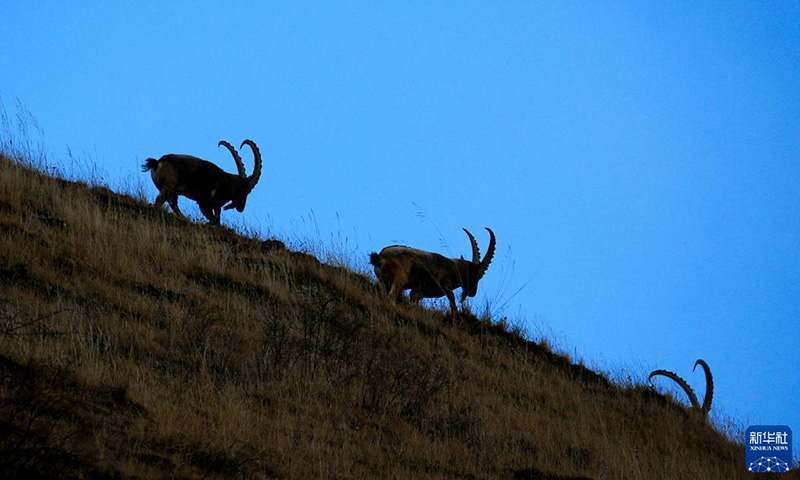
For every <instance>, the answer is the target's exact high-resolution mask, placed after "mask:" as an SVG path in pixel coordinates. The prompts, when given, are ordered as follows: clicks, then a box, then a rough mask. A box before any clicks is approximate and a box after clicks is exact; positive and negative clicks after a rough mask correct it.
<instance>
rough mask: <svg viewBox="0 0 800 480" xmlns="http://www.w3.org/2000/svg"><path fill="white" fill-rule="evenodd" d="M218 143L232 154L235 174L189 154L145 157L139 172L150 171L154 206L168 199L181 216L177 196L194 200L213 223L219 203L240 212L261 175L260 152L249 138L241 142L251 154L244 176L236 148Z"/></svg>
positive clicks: (218, 215)
mask: <svg viewBox="0 0 800 480" xmlns="http://www.w3.org/2000/svg"><path fill="white" fill-rule="evenodd" d="M220 145H222V146H224V147H225V148H227V149H228V150H229V151H230V152H231V155H233V160H234V161H235V162H236V167H237V169H238V171H239V173H238V175H234V174H231V173H227V172H225V171H223V170H222V169H221V168H219V167H218V166H216V165H214V164H213V163H211V162H209V161H206V160H202V159H200V158H197V157H193V156H191V155H177V154H169V155H164V156H163V157H161V158H159V159H158V160H156V159H154V158H148V159H147V160H146V161H145V163H144V165H142V171H143V172H147V171H150V176H151V178H152V179H153V183H154V184H155V185H156V188H158V197H156V200H155V202H153V203H154V205H157V206H161V205H163V204H164V202H168V203H169V205H170V207H172V211H173V212H175V215H177V216H179V217H183V214H182V213H181V210H180V208H178V195H183V196H184V197H186V198H190V199H192V200H194V201H196V202H197V205H198V206H199V207H200V211H201V212H202V213H203V215H204V216H205V217H206V218H207V219H208V221H209V222H211V223H212V224H215V225H219V223H220V214H221V212H222V209H223V205H225V204H226V203H228V202H230V203H229V204H228V205H226V206H225V207H224V209H225V210H230V209H231V208H235V209H236V210H237V211H239V212H240V213H241V212H243V211H244V207H245V204H246V203H247V196H248V195H249V194H250V192H251V191H253V188H254V187H255V186H256V184H257V183H258V179H259V178H261V152H259V150H258V146H256V144H255V142H253V141H252V140H245V141H244V142H242V145H241V146H242V147H243V146H245V145H249V146H250V148H251V149H252V150H253V155H254V156H255V167H254V168H253V174H252V175H251V176H249V177H248V176H247V175H246V172H245V169H244V164H242V158H241V157H240V156H239V153H238V152H237V151H236V149H235V148H233V146H232V145H231V144H230V143H228V142H226V141H225V140H220V142H219V143H218V144H217V146H220ZM240 148H241V147H240Z"/></svg>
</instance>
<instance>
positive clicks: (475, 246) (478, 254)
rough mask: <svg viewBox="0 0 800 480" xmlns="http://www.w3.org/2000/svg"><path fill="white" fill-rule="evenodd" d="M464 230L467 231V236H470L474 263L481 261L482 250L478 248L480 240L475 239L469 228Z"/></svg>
mask: <svg viewBox="0 0 800 480" xmlns="http://www.w3.org/2000/svg"><path fill="white" fill-rule="evenodd" d="M464 231H465V232H467V236H468V237H469V243H470V244H471V245H472V263H478V262H480V261H481V251H480V249H479V248H478V242H476V241H475V237H473V236H472V234H471V233H469V230H467V229H466V228H465V229H464ZM462 258H463V257H462Z"/></svg>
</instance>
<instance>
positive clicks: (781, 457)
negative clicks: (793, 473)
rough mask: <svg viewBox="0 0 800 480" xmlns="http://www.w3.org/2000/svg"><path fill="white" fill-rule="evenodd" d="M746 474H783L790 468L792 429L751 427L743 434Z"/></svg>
mask: <svg viewBox="0 0 800 480" xmlns="http://www.w3.org/2000/svg"><path fill="white" fill-rule="evenodd" d="M744 448H745V455H744V461H745V468H747V471H748V472H754V473H755V472H757V473H783V472H788V471H789V469H790V468H791V467H792V429H791V428H789V427H787V426H786V425H753V426H750V427H749V428H748V429H747V432H745V441H744Z"/></svg>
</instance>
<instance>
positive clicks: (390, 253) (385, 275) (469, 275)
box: [369, 228, 495, 312]
mask: <svg viewBox="0 0 800 480" xmlns="http://www.w3.org/2000/svg"><path fill="white" fill-rule="evenodd" d="M486 230H488V231H489V248H488V250H487V252H486V256H485V257H483V260H481V258H480V250H479V249H478V242H476V241H475V237H473V236H472V234H471V233H469V231H468V230H467V229H466V228H465V229H464V231H465V232H466V233H467V236H469V240H470V243H471V244H472V260H471V261H470V260H465V259H464V258H463V257H462V258H447V257H444V256H442V255H439V254H438V253H434V252H426V251H425V250H418V249H416V248H411V247H405V246H402V245H392V246H389V247H386V248H384V249H383V250H381V251H380V253H373V254H371V255H370V258H369V261H370V263H371V264H372V265H373V267H375V276H377V277H378V281H379V282H380V283H381V285H383V286H384V288H385V289H386V290H387V291H388V292H389V296H390V297H391V298H397V299H399V298H400V297H402V295H403V292H404V291H405V290H409V289H410V290H411V292H410V297H411V300H412V301H415V302H418V301H419V300H420V299H423V298H439V297H443V296H446V297H447V299H448V300H449V301H450V308H451V309H452V310H453V312H457V311H458V307H457V306H456V299H455V295H454V294H453V290H455V289H457V288H461V301H462V302H463V301H464V300H466V298H467V297H474V296H475V294H476V293H477V292H478V281H479V280H480V279H481V278H482V277H483V275H484V274H485V273H486V269H488V268H489V263H491V261H492V258H493V257H494V250H495V237H494V232H492V231H491V230H490V229H489V228H487V229H486Z"/></svg>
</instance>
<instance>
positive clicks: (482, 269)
mask: <svg viewBox="0 0 800 480" xmlns="http://www.w3.org/2000/svg"><path fill="white" fill-rule="evenodd" d="M486 230H488V231H489V248H487V249H486V256H485V257H483V260H481V266H480V268H478V278H483V275H484V274H485V273H486V269H488V268H489V264H490V263H492V259H493V258H494V246H495V238H494V232H493V231H492V229H491V228H489V227H486Z"/></svg>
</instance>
